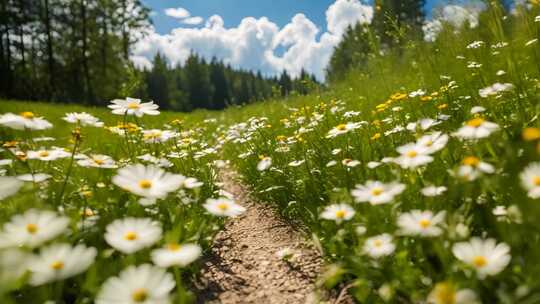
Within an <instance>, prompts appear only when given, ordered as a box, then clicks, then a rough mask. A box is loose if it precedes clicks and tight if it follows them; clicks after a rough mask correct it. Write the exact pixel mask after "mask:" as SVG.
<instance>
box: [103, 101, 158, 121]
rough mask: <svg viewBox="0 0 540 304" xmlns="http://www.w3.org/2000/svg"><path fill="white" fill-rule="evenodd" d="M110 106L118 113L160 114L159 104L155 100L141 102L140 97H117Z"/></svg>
mask: <svg viewBox="0 0 540 304" xmlns="http://www.w3.org/2000/svg"><path fill="white" fill-rule="evenodd" d="M111 103H112V104H111V105H109V108H110V109H112V110H113V111H112V113H113V114H116V115H135V116H137V117H142V116H143V115H144V114H146V115H159V111H158V110H157V109H158V108H159V106H158V105H157V104H154V102H152V101H150V102H141V100H140V99H136V98H130V97H127V98H126V99H125V100H124V99H115V100H112V101H111Z"/></svg>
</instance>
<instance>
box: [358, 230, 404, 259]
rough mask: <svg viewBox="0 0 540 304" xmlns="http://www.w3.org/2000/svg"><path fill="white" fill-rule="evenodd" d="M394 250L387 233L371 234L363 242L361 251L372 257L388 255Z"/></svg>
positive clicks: (394, 247)
mask: <svg viewBox="0 0 540 304" xmlns="http://www.w3.org/2000/svg"><path fill="white" fill-rule="evenodd" d="M394 250H396V245H395V244H394V243H393V241H392V236H391V235H390V234H388V233H383V234H380V235H376V236H372V237H370V238H368V239H367V240H366V242H365V243H364V247H363V251H364V253H365V254H367V255H369V256H370V257H372V258H380V257H383V256H387V255H390V254H392V253H393V252H394Z"/></svg>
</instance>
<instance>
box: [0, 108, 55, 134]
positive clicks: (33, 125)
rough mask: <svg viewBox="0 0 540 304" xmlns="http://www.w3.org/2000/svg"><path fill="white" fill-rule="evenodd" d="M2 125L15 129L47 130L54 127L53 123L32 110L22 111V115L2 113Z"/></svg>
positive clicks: (0, 121) (0, 118)
mask: <svg viewBox="0 0 540 304" xmlns="http://www.w3.org/2000/svg"><path fill="white" fill-rule="evenodd" d="M0 125H3V126H4V127H8V128H12V129H15V130H24V129H28V130H45V129H50V128H52V126H53V125H52V124H51V123H50V122H48V121H47V120H45V119H43V118H41V117H36V116H35V114H34V113H32V112H22V113H21V114H20V115H15V114H13V113H6V114H4V115H0Z"/></svg>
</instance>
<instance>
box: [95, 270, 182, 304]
mask: <svg viewBox="0 0 540 304" xmlns="http://www.w3.org/2000/svg"><path fill="white" fill-rule="evenodd" d="M174 287H175V282H174V279H173V276H172V275H171V274H170V273H167V272H166V271H165V270H164V269H163V268H159V267H155V266H152V265H150V264H143V265H140V266H130V267H128V268H126V269H125V270H123V271H122V272H121V273H120V274H119V275H118V277H112V278H109V279H107V281H105V283H104V284H103V285H102V286H101V290H100V291H99V293H98V295H97V296H96V304H118V303H123V304H124V303H125V304H137V303H146V304H169V303H170V296H169V293H170V292H171V291H172V290H173V289H174Z"/></svg>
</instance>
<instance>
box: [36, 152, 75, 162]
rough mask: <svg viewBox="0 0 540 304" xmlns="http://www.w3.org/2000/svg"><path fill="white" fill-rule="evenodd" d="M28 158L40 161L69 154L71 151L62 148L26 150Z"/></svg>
mask: <svg viewBox="0 0 540 304" xmlns="http://www.w3.org/2000/svg"><path fill="white" fill-rule="evenodd" d="M26 155H27V157H28V159H39V160H41V161H54V160H57V159H61V158H67V157H70V156H71V153H69V152H66V151H65V150H63V149H51V150H37V151H28V152H26Z"/></svg>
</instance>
